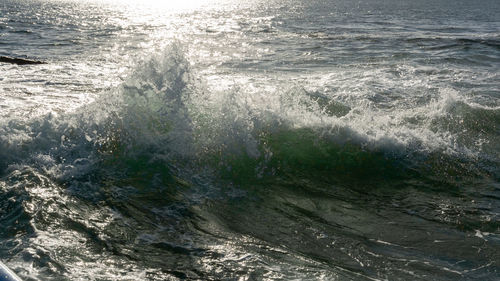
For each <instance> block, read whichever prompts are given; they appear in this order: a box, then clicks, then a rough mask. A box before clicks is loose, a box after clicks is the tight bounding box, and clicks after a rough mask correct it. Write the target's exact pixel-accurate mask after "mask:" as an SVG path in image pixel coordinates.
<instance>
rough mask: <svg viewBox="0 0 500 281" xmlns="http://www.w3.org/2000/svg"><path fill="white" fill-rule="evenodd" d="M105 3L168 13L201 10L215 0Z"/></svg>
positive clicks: (131, 0) (149, 0)
mask: <svg viewBox="0 0 500 281" xmlns="http://www.w3.org/2000/svg"><path fill="white" fill-rule="evenodd" d="M103 2H112V3H116V4H125V5H131V6H142V7H147V8H152V9H161V10H168V11H187V10H193V9H197V8H201V7H203V6H204V5H206V4H208V3H210V2H213V0H173V1H169V0H103Z"/></svg>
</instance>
